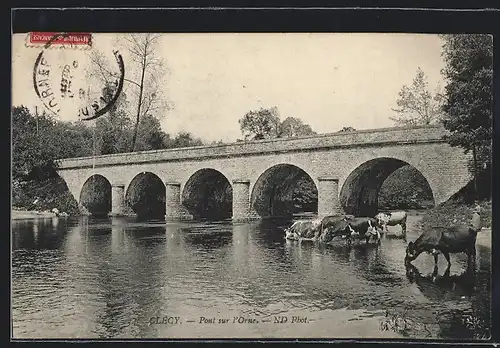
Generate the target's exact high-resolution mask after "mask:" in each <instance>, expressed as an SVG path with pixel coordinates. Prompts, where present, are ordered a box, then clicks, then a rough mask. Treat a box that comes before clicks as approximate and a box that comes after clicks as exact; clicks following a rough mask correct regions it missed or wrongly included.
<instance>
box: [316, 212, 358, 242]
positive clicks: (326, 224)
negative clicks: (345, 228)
mask: <svg viewBox="0 0 500 348" xmlns="http://www.w3.org/2000/svg"><path fill="white" fill-rule="evenodd" d="M350 219H354V215H329V216H325V217H324V218H323V220H321V227H320V230H319V236H324V234H325V230H327V231H328V230H329V229H331V228H334V229H336V228H337V225H338V223H339V222H340V221H342V220H350ZM319 236H318V237H319Z"/></svg>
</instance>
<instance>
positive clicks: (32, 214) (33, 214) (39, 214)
mask: <svg viewBox="0 0 500 348" xmlns="http://www.w3.org/2000/svg"><path fill="white" fill-rule="evenodd" d="M11 212H12V213H11V219H12V220H23V219H39V218H52V217H57V215H56V214H55V213H53V212H51V211H36V210H14V209H12V210H11Z"/></svg>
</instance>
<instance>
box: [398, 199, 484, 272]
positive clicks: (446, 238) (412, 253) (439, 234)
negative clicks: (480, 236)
mask: <svg viewBox="0 0 500 348" xmlns="http://www.w3.org/2000/svg"><path fill="white" fill-rule="evenodd" d="M480 211H481V208H480V206H479V205H476V207H475V208H474V209H473V212H472V219H471V222H470V224H469V225H466V224H460V225H455V226H450V227H445V228H440V229H432V230H427V231H424V232H423V233H422V234H421V235H420V236H419V237H418V238H417V239H416V240H415V242H410V243H408V246H407V248H406V256H405V263H409V262H412V261H413V260H415V259H416V258H417V257H418V256H419V255H420V254H421V253H423V252H427V253H429V254H431V255H433V256H434V264H435V265H437V263H438V255H439V254H440V253H441V254H443V256H444V257H445V258H446V261H448V266H450V265H451V262H450V253H463V252H465V253H466V254H467V258H468V263H469V265H470V263H471V261H472V262H474V261H475V258H476V237H477V233H478V232H479V231H480V230H481V216H480Z"/></svg>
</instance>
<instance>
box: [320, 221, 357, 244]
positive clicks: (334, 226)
mask: <svg viewBox="0 0 500 348" xmlns="http://www.w3.org/2000/svg"><path fill="white" fill-rule="evenodd" d="M350 220H351V218H345V217H342V218H340V219H329V220H328V224H325V225H327V227H325V229H324V231H323V233H322V234H321V236H320V238H319V240H320V241H321V242H322V243H329V242H331V241H332V239H333V238H334V237H343V238H346V237H347V238H349V236H350V235H351V233H352V232H351V229H349V221H350Z"/></svg>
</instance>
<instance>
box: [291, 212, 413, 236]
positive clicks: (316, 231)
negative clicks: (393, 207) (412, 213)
mask: <svg viewBox="0 0 500 348" xmlns="http://www.w3.org/2000/svg"><path fill="white" fill-rule="evenodd" d="M407 217H408V215H407V213H406V212H404V211H399V212H392V213H379V214H377V215H376V216H375V217H355V216H353V215H333V216H326V217H324V218H323V219H315V220H299V221H296V222H295V223H294V224H293V225H292V226H290V227H289V228H287V229H285V238H286V239H289V240H299V241H302V240H313V241H318V242H322V243H329V242H331V241H332V239H333V238H334V237H342V238H345V239H347V242H348V243H349V244H350V243H351V242H352V238H353V237H355V238H364V239H365V240H366V242H367V243H368V242H369V241H370V239H372V238H375V239H376V240H377V242H380V237H381V233H383V232H387V226H396V225H400V226H401V230H402V234H403V236H405V235H406V219H407Z"/></svg>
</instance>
